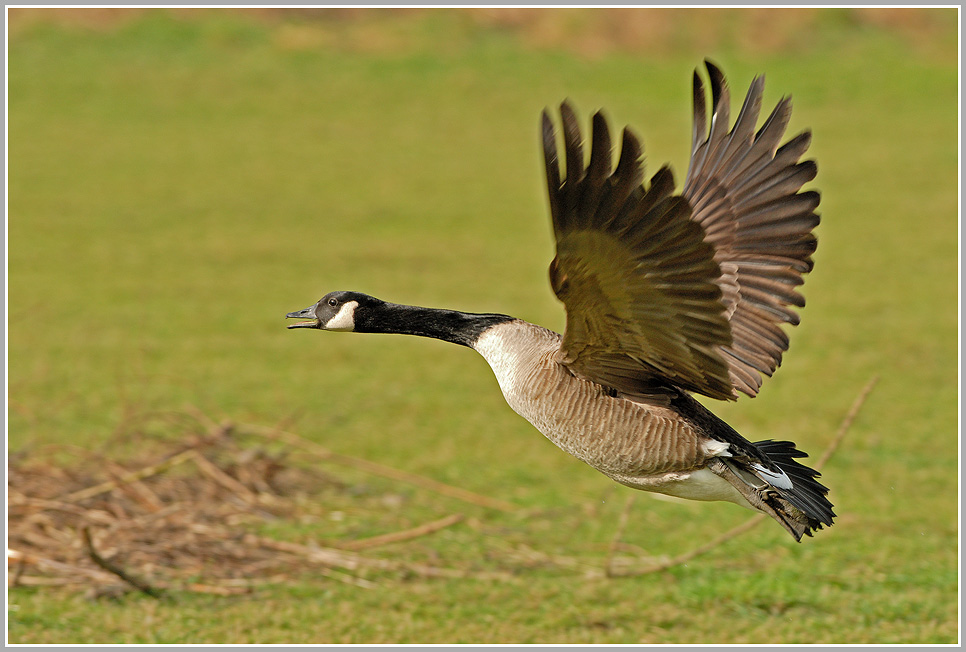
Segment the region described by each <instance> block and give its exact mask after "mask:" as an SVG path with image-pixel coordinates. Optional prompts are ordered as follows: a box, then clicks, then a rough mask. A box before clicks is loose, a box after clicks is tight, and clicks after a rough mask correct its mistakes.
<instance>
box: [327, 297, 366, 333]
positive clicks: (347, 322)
mask: <svg viewBox="0 0 966 652" xmlns="http://www.w3.org/2000/svg"><path fill="white" fill-rule="evenodd" d="M358 307H359V302H358V301H349V302H348V303H346V304H344V305H343V306H342V308H340V309H339V313H338V314H337V315H336V316H335V317H333V318H332V319H330V320H329V321H327V322H325V326H323V327H322V328H324V329H325V330H327V331H351V330H355V327H356V316H355V313H356V308H358Z"/></svg>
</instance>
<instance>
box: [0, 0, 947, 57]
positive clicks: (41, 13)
mask: <svg viewBox="0 0 966 652" xmlns="http://www.w3.org/2000/svg"><path fill="white" fill-rule="evenodd" d="M149 11H158V10H157V9H139V8H89V9H87V8H85V9H74V8H58V9H35V8H17V9H10V10H9V11H8V20H9V25H10V30H11V33H12V34H14V35H16V33H17V32H18V30H21V29H24V28H26V27H28V26H31V25H36V24H38V23H44V22H49V23H57V24H61V25H71V26H75V27H79V28H82V29H89V30H93V31H107V30H110V29H114V28H117V27H119V26H123V25H125V24H127V23H128V22H130V21H132V20H135V19H137V18H139V17H141V16H143V14H144V13H145V12H149ZM164 11H167V12H170V13H171V14H173V15H175V16H177V17H178V18H180V19H184V20H191V19H193V18H197V17H201V16H205V15H207V14H210V13H212V12H222V13H223V12H233V13H235V14H238V15H244V16H247V17H249V18H252V19H255V20H258V21H263V22H264V23H266V24H268V25H270V26H271V27H272V29H273V30H275V31H276V34H275V35H274V37H275V38H274V40H275V42H276V43H279V44H280V45H281V46H282V47H288V48H293V49H312V48H318V47H338V48H343V49H348V50H352V51H360V50H361V51H377V52H382V51H407V50H409V49H411V48H413V47H418V46H417V43H418V42H419V41H420V40H421V38H422V37H421V36H414V35H412V32H411V31H410V30H409V28H410V27H411V26H412V25H413V24H415V23H418V22H419V21H422V20H425V19H426V18H428V17H430V16H432V15H433V14H439V13H440V12H445V13H449V14H451V15H456V16H458V17H459V18H458V20H460V21H462V22H463V24H465V25H467V26H469V27H476V28H480V29H490V30H500V31H502V32H505V33H508V34H511V35H512V36H513V37H514V38H516V39H518V40H519V41H520V42H521V43H522V44H524V45H525V46H527V47H530V48H535V49H556V50H567V51H571V52H575V53H578V54H580V55H582V56H586V57H602V56H605V55H609V54H614V53H630V54H644V53H650V54H655V53H662V52H667V51H677V50H680V49H681V48H682V47H686V48H703V49H706V50H709V51H710V50H714V49H717V48H722V47H728V48H734V49H736V50H738V51H743V52H749V53H762V54H764V53H775V52H794V51H798V50H801V49H803V48H807V47H809V46H811V45H816V40H817V38H818V36H819V35H820V33H821V32H822V31H823V29H826V28H828V27H830V26H835V25H838V26H842V25H845V26H849V27H851V28H854V29H863V28H868V29H878V30H882V31H885V32H889V33H893V34H896V35H898V36H899V37H901V38H902V39H904V40H905V41H907V43H908V44H909V45H910V46H913V47H917V48H920V49H922V48H926V49H928V48H929V47H930V46H931V44H933V43H934V42H935V41H936V40H937V39H948V38H955V33H956V30H955V24H956V14H955V12H956V10H955V9H954V8H948V9H928V8H927V9H923V8H897V7H855V8H831V9H830V8H814V7H800V8H791V9H785V8H781V9H776V8H754V7H752V8H742V9H734V8H724V9H671V8H661V9H657V8H626V9H625V8H608V9H589V8H574V9H570V8H550V9H545V8H492V9H393V8H382V9H370V8H231V9H184V8H181V9H176V8H172V9H165V10H164Z"/></svg>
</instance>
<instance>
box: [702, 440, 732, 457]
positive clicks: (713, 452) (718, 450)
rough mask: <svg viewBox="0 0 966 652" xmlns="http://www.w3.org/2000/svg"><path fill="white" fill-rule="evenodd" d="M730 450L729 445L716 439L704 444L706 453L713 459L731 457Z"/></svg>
mask: <svg viewBox="0 0 966 652" xmlns="http://www.w3.org/2000/svg"><path fill="white" fill-rule="evenodd" d="M728 448H729V445H728V444H727V443H725V442H723V441H716V440H714V439H709V440H708V441H706V442H705V444H704V450H705V452H706V453H707V454H708V455H710V456H712V457H731V451H729V450H728Z"/></svg>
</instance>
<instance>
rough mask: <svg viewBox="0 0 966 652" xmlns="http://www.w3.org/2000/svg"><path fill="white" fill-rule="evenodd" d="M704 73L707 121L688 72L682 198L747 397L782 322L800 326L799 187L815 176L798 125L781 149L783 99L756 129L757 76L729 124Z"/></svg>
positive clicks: (806, 263) (811, 218) (776, 361)
mask: <svg viewBox="0 0 966 652" xmlns="http://www.w3.org/2000/svg"><path fill="white" fill-rule="evenodd" d="M706 65H707V68H708V75H709V77H710V80H711V96H712V111H713V113H712V115H711V127H710V130H708V127H707V115H706V109H705V92H704V87H703V84H702V83H701V78H700V77H699V76H698V74H697V71H695V74H694V129H693V136H692V138H693V140H692V149H691V160H690V165H689V168H688V175H687V178H686V180H685V183H684V193H683V194H684V197H685V198H686V199H687V200H688V203H689V204H690V206H691V210H692V219H693V220H694V221H695V222H697V223H698V224H700V225H701V226H702V227H703V229H704V231H705V233H706V235H705V241H706V242H708V243H709V244H711V246H712V247H714V259H715V261H716V262H717V263H718V265H719V266H720V268H721V270H722V272H723V274H722V277H721V279H719V286H720V287H721V288H722V291H723V298H724V303H725V306H726V308H727V311H728V314H729V319H730V324H731V339H732V341H731V342H730V343H729V344H725V345H722V346H721V348H720V352H721V354H722V356H723V357H724V359H725V361H726V363H727V365H728V372H729V376H730V378H731V382H732V384H733V385H734V387H735V389H737V390H740V391H741V392H744V393H745V394H748V395H749V396H754V395H755V394H757V393H758V388H759V387H760V386H761V383H762V377H761V374H766V375H768V376H770V375H771V374H772V373H773V372H774V371H775V369H777V368H778V366H779V365H780V364H781V359H782V353H784V352H785V351H787V350H788V336H787V335H786V334H785V332H784V331H783V330H782V328H781V326H782V324H784V323H790V324H793V325H794V324H797V323H798V321H799V318H798V315H797V314H796V313H795V312H794V310H792V309H791V307H790V306H797V307H802V306H804V305H805V299H804V298H803V297H802V295H801V294H799V293H798V292H797V291H796V290H795V288H796V287H797V286H799V285H801V284H802V275H803V274H805V273H807V272H809V271H810V270H811V269H812V259H811V255H812V253H813V252H814V251H815V247H816V244H817V241H816V239H815V235H814V234H813V233H812V230H813V229H814V228H815V227H816V226H817V225H818V223H819V218H818V215H817V214H816V213H815V212H814V211H815V209H816V208H817V207H818V203H819V195H818V193H816V192H799V190H800V189H801V187H802V186H803V185H804V184H805V183H807V182H809V181H811V180H812V179H814V178H815V175H816V172H817V168H816V165H815V163H814V161H804V162H801V163H799V162H798V161H799V159H800V158H801V156H802V155H803V154H804V153H805V150H806V149H807V148H808V145H809V142H810V140H811V134H810V133H809V132H807V131H806V132H804V133H802V134H800V135H798V136H796V137H795V138H793V139H791V140H790V141H788V142H787V143H786V144H785V145H783V146H781V147H779V143H780V141H781V139H782V137H783V135H784V133H785V129H786V127H787V125H788V119H789V117H790V115H791V100H790V98H787V97H786V98H784V99H782V100H781V101H780V102H779V103H778V105H777V106H776V107H775V110H774V111H772V113H771V115H770V116H769V117H768V119H767V120H765V123H764V124H763V125H762V127H761V128H760V129H759V130H758V131H757V132H756V131H755V127H756V126H757V122H758V115H759V112H760V110H761V96H762V89H763V87H764V80H763V79H762V78H761V77H758V78H756V79H755V80H754V81H753V82H752V84H751V88H750V89H749V91H748V95H747V97H746V98H745V101H744V104H743V105H742V107H741V111H740V112H739V114H738V117H737V119H736V120H735V124H734V127H733V128H732V129H731V130H730V131H728V123H729V111H730V104H731V100H730V93H729V92H728V87H727V85H726V83H725V79H724V75H723V74H722V73H721V71H720V70H718V68H716V67H715V66H714V65H712V64H711V63H710V62H706Z"/></svg>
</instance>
